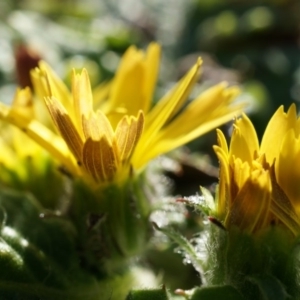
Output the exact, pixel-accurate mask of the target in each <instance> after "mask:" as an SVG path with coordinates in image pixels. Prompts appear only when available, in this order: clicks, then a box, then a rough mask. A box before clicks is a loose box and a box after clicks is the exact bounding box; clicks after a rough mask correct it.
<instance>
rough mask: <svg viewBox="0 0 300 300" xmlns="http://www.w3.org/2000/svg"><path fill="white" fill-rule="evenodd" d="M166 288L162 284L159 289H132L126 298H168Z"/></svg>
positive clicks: (158, 299) (162, 299)
mask: <svg viewBox="0 0 300 300" xmlns="http://www.w3.org/2000/svg"><path fill="white" fill-rule="evenodd" d="M170 299H171V298H170V295H169V293H168V291H167V289H166V288H165V287H164V286H163V287H162V288H161V289H147V290H133V291H131V292H130V293H129V294H128V296H127V298H126V300H170Z"/></svg>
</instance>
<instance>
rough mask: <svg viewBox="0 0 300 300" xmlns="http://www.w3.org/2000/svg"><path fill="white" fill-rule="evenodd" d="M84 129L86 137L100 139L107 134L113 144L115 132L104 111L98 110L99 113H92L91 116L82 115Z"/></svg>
mask: <svg viewBox="0 0 300 300" xmlns="http://www.w3.org/2000/svg"><path fill="white" fill-rule="evenodd" d="M82 129H83V133H84V136H85V138H86V139H88V138H91V139H93V140H98V141H99V140H100V139H101V138H102V136H103V135H105V136H106V138H107V140H108V141H109V143H110V144H112V140H113V137H114V132H113V129H112V127H111V124H110V122H109V120H108V119H107V117H106V116H105V115H104V114H103V113H102V111H100V110H99V111H97V114H92V115H91V116H90V117H89V118H86V117H85V116H82Z"/></svg>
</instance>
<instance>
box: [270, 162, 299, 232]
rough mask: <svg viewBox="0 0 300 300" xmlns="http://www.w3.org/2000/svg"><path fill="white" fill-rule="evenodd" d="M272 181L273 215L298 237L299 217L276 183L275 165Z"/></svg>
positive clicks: (272, 169) (271, 172) (272, 170)
mask: <svg viewBox="0 0 300 300" xmlns="http://www.w3.org/2000/svg"><path fill="white" fill-rule="evenodd" d="M270 174H271V179H272V198H273V200H272V203H271V211H272V213H273V214H274V215H275V216H276V217H277V218H278V220H280V222H282V223H283V224H284V225H285V226H287V228H289V229H290V230H291V232H292V233H293V234H294V235H295V236H297V235H298V233H299V232H300V222H299V215H297V213H296V211H295V208H294V207H293V203H292V202H291V201H290V199H289V198H288V197H287V195H286V194H285V192H284V191H283V189H282V188H281V187H280V186H279V184H278V183H277V182H276V175H275V168H274V165H273V166H272V167H271V170H270Z"/></svg>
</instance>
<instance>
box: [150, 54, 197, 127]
mask: <svg viewBox="0 0 300 300" xmlns="http://www.w3.org/2000/svg"><path fill="white" fill-rule="evenodd" d="M201 64H202V61H201V59H200V58H199V59H198V61H197V63H196V64H195V65H194V66H193V67H192V68H191V69H190V70H189V72H188V73H187V74H186V75H185V76H184V77H183V78H182V79H181V80H180V81H179V82H178V83H177V84H176V86H175V87H174V88H173V90H172V91H171V92H169V93H168V94H167V95H166V96H164V97H163V98H162V99H161V100H160V101H159V102H158V103H157V104H156V105H155V106H154V107H153V109H152V110H151V111H150V112H149V114H148V115H147V116H146V129H147V131H149V132H152V129H154V131H155V132H157V131H158V130H160V128H162V127H163V126H164V125H165V123H166V122H167V121H168V120H170V119H171V118H172V117H173V116H174V115H175V114H176V113H177V112H178V111H179V110H180V109H181V108H182V106H183V105H184V103H185V102H186V100H187V97H188V95H189V93H190V92H191V90H192V88H193V86H194V84H195V82H196V81H197V79H198V77H199V70H200V66H201Z"/></svg>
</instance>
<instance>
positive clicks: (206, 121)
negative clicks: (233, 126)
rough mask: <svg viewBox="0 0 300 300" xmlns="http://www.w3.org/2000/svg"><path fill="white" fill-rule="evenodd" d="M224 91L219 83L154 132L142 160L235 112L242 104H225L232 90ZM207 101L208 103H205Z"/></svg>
mask: <svg viewBox="0 0 300 300" xmlns="http://www.w3.org/2000/svg"><path fill="white" fill-rule="evenodd" d="M234 90H235V92H237V91H236V89H234ZM225 92H227V90H225V91H224V85H219V86H216V87H214V88H213V89H210V90H209V91H207V92H206V93H203V98H202V97H199V98H197V99H196V100H195V101H196V103H194V101H193V102H192V103H191V104H190V105H189V106H188V107H187V108H186V110H185V111H183V112H182V113H180V115H179V116H178V117H176V118H175V120H173V121H172V122H171V123H170V124H168V125H167V126H166V127H164V128H163V129H161V130H160V131H159V132H158V133H157V134H156V136H155V137H154V138H153V140H152V141H151V144H152V145H148V146H149V147H148V148H150V150H148V151H147V153H146V155H143V158H142V162H143V163H146V162H147V161H149V160H150V159H153V158H154V157H156V156H158V155H160V154H162V153H167V152H169V151H171V150H173V149H175V148H177V147H179V146H182V145H184V144H186V143H188V142H190V141H192V140H193V139H195V138H197V137H199V136H201V135H203V134H205V133H207V132H208V131H210V130H212V129H213V128H216V127H217V126H219V125H221V124H223V123H225V122H227V121H229V120H231V119H233V117H235V116H237V115H239V114H240V113H241V111H242V108H243V107H244V104H238V105H235V106H232V107H229V103H228V102H230V101H231V100H232V97H234V95H236V93H234V92H233V91H232V93H230V94H229V93H226V94H227V95H225ZM229 95H230V96H229ZM227 96H228V97H227ZM201 100H203V102H204V108H203V107H202V106H201V102H202V101H201ZM222 101H223V103H222V106H221V107H220V105H219V107H218V103H219V102H222ZM207 102H210V103H209V105H207ZM214 102H216V107H214V105H213V103H214ZM205 107H206V108H205Z"/></svg>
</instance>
